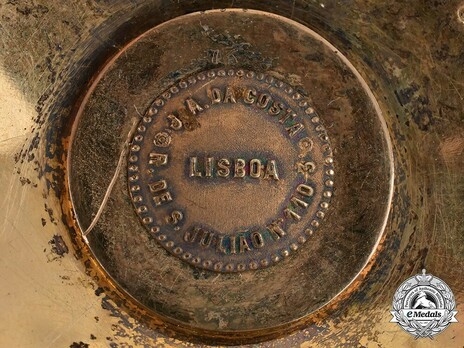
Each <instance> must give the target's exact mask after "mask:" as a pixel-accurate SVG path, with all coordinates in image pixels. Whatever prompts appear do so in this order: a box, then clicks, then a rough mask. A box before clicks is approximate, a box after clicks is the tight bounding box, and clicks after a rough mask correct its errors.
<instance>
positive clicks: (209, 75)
mask: <svg viewBox="0 0 464 348" xmlns="http://www.w3.org/2000/svg"><path fill="white" fill-rule="evenodd" d="M232 76H237V77H240V78H249V79H253V78H254V79H255V80H257V81H258V82H260V83H266V84H268V85H269V87H275V88H278V89H281V90H283V91H284V92H285V93H286V94H287V95H288V96H290V97H291V98H292V99H293V100H294V101H298V103H297V105H298V107H299V108H300V109H302V110H303V112H304V114H305V115H306V116H307V117H308V118H310V120H311V123H312V125H313V127H314V130H315V131H316V133H317V135H318V137H319V139H320V141H321V142H322V147H321V148H322V150H323V156H324V164H323V165H324V177H323V187H324V189H323V193H322V198H321V200H320V201H319V202H318V209H317V211H316V213H315V214H314V215H313V216H312V217H311V219H310V223H309V226H307V227H306V228H305V231H304V235H300V236H298V238H297V240H296V242H292V243H290V245H288V247H285V248H282V249H280V250H279V251H278V252H276V253H272V254H271V255H269V256H268V257H266V258H262V259H261V260H251V261H250V262H248V264H246V263H238V264H234V263H226V264H224V262H223V261H214V260H209V259H207V260H202V259H201V258H200V257H198V256H194V255H192V254H191V253H190V252H184V250H183V249H182V248H181V247H180V246H176V245H175V243H174V241H172V240H168V238H167V236H166V235H165V234H162V233H161V229H160V227H159V226H157V225H156V224H154V221H153V218H151V217H149V216H146V213H147V211H148V208H147V206H146V205H144V204H143V198H142V196H139V195H137V192H138V191H140V183H139V175H138V172H139V167H138V166H137V165H136V164H135V163H137V162H138V160H139V158H138V155H137V153H138V152H139V151H140V144H141V143H142V142H143V140H144V134H145V132H146V130H147V126H148V125H150V124H151V123H152V122H153V117H154V116H156V114H158V112H159V110H160V109H161V108H162V107H163V106H164V105H165V103H166V102H167V101H168V100H169V99H171V97H172V96H174V95H175V94H177V93H179V92H180V91H181V90H183V89H186V88H188V87H190V86H193V85H195V84H197V83H198V82H204V81H205V80H207V79H208V80H213V79H216V78H221V77H232ZM204 107H205V108H207V107H209V105H208V104H207V105H205V106H204ZM333 162H334V161H333V154H332V150H331V147H330V142H329V137H328V135H327V131H326V130H325V128H324V126H323V125H322V123H321V119H320V117H319V115H318V114H317V112H316V111H315V110H314V108H313V107H312V106H311V104H310V102H309V100H308V99H306V98H305V97H304V96H303V95H302V94H301V93H299V92H298V91H296V90H295V89H294V87H292V86H290V85H289V84H286V83H285V82H283V81H281V80H280V79H278V78H276V77H274V76H272V75H269V74H265V73H255V72H253V71H250V70H244V69H237V70H235V69H214V70H209V71H207V72H206V73H204V72H201V73H198V74H196V75H192V76H190V77H188V78H187V79H185V80H181V81H180V82H178V83H176V84H174V85H173V86H171V87H170V88H168V89H167V90H166V91H165V92H163V93H162V94H161V96H159V97H157V98H156V99H155V100H154V101H153V103H152V104H151V105H150V107H149V108H148V110H147V112H146V113H145V115H144V116H143V118H142V120H141V121H140V123H139V125H138V127H137V130H136V132H135V134H134V136H133V140H132V143H131V146H130V151H129V155H128V183H129V192H130V195H131V198H132V202H133V205H134V206H135V210H136V212H137V215H138V216H139V218H140V219H141V221H142V223H143V225H145V227H146V228H147V229H148V230H149V231H150V234H151V235H152V236H153V237H154V239H156V240H157V241H158V242H159V243H160V244H163V246H164V248H165V249H167V250H168V251H169V252H171V253H173V254H174V255H176V256H179V257H180V258H181V259H182V260H184V261H187V262H189V263H190V264H192V265H194V266H197V267H198V266H200V267H202V268H205V269H208V270H212V271H217V272H226V273H227V272H228V273H231V272H243V271H246V270H256V269H258V268H266V267H268V266H270V265H271V264H276V263H278V262H280V261H282V260H283V259H285V258H287V257H288V256H289V255H290V254H291V253H292V252H295V251H297V250H298V249H299V246H300V245H303V244H305V243H306V242H307V240H308V238H309V237H311V236H312V235H313V234H314V233H315V231H316V230H317V229H318V228H319V227H320V224H321V221H322V220H323V219H324V217H325V215H326V212H327V210H328V208H329V206H330V200H331V198H332V196H333V193H334V190H333V186H334V175H335V172H334V163H333Z"/></svg>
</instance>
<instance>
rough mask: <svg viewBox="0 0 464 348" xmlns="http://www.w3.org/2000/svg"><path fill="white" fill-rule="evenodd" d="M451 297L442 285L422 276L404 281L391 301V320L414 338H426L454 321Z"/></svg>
mask: <svg viewBox="0 0 464 348" xmlns="http://www.w3.org/2000/svg"><path fill="white" fill-rule="evenodd" d="M455 309H456V303H455V301H454V295H453V292H452V291H451V289H450V288H449V287H448V285H446V283H445V282H444V281H443V280H441V279H439V278H437V277H434V276H433V275H431V274H426V271H425V269H424V270H422V274H418V275H416V276H414V277H411V278H409V279H407V280H406V281H405V282H404V283H403V284H401V286H400V287H399V288H398V290H396V293H395V296H394V298H393V311H392V312H391V313H392V315H393V319H392V320H391V322H393V323H398V324H399V325H400V326H401V327H402V328H403V329H404V330H405V331H406V332H408V333H410V334H411V335H413V336H414V337H416V338H421V337H429V338H433V336H435V335H437V334H439V333H440V332H442V331H443V330H445V329H446V328H447V327H448V326H449V324H450V323H455V322H457V320H456V318H455V317H454V316H455V315H456V313H457V311H456V310H455Z"/></svg>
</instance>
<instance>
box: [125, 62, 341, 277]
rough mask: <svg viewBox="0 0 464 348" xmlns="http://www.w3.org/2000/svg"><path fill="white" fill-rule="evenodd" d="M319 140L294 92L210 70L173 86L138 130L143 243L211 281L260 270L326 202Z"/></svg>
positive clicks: (135, 145)
mask: <svg viewBox="0 0 464 348" xmlns="http://www.w3.org/2000/svg"><path fill="white" fill-rule="evenodd" d="M333 176H334V169H333V157H332V150H331V147H330V144H329V139H328V136H327V132H326V131H325V129H324V127H323V125H322V123H321V120H320V118H319V116H318V115H317V114H316V112H315V111H314V109H313V107H312V106H311V105H310V103H309V101H308V99H307V98H306V97H305V95H304V93H303V92H302V91H301V90H298V91H297V90H295V89H294V88H293V87H291V86H290V85H288V84H286V83H284V82H283V81H281V80H280V79H277V78H275V77H273V76H271V75H266V74H263V73H255V72H253V71H246V70H241V69H235V70H231V69H227V70H225V69H224V70H221V69H216V70H209V71H206V72H202V73H199V74H197V75H195V76H191V77H189V78H188V79H186V80H182V81H180V82H178V83H177V84H175V85H173V86H172V87H171V88H169V89H168V90H167V91H165V92H164V93H162V94H161V96H159V97H158V98H157V99H155V100H154V102H153V104H152V105H151V106H150V107H149V109H148V110H147V112H146V113H145V115H144V117H143V119H142V120H141V121H140V124H139V125H138V128H137V131H136V133H135V135H134V137H133V140H132V144H131V148H130V154H129V157H128V182H129V192H130V195H131V198H132V202H133V204H134V207H135V210H136V212H137V214H138V216H139V217H140V220H141V222H142V224H143V225H144V226H145V227H146V229H147V230H148V232H149V234H150V236H151V237H152V238H153V239H155V240H156V241H157V242H158V243H159V244H160V245H161V246H163V247H164V248H165V249H166V250H168V251H169V252H170V253H171V254H173V255H175V256H177V257H178V258H180V259H181V260H184V261H186V262H189V263H190V264H193V265H195V266H196V267H201V268H205V269H209V270H213V271H218V272H239V271H246V270H255V269H259V268H265V267H268V266H270V265H272V264H275V263H277V262H279V261H281V260H282V259H283V258H285V257H287V256H288V255H289V254H290V253H291V252H294V251H296V250H298V249H299V248H300V247H301V246H302V245H303V244H304V243H305V242H306V241H307V240H308V239H310V238H311V236H312V235H313V233H314V232H315V231H316V230H317V229H318V227H319V226H320V224H321V223H322V220H323V219H324V216H325V215H326V212H327V209H328V207H329V202H330V199H331V197H332V194H333V185H334V182H333Z"/></svg>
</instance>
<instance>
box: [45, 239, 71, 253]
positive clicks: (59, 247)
mask: <svg viewBox="0 0 464 348" xmlns="http://www.w3.org/2000/svg"><path fill="white" fill-rule="evenodd" d="M48 244H50V245H51V246H52V252H53V253H55V254H57V255H58V256H63V255H64V254H67V253H68V252H69V249H68V246H67V245H66V243H65V242H64V240H63V237H61V236H60V235H58V234H55V235H54V236H53V238H52V239H51V240H50V241H49V242H48Z"/></svg>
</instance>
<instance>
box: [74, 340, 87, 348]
mask: <svg viewBox="0 0 464 348" xmlns="http://www.w3.org/2000/svg"><path fill="white" fill-rule="evenodd" d="M89 347H90V346H89V344H88V343H84V342H82V341H80V342H79V343H78V342H73V343H72V344H71V345H70V346H69V348H89Z"/></svg>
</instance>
